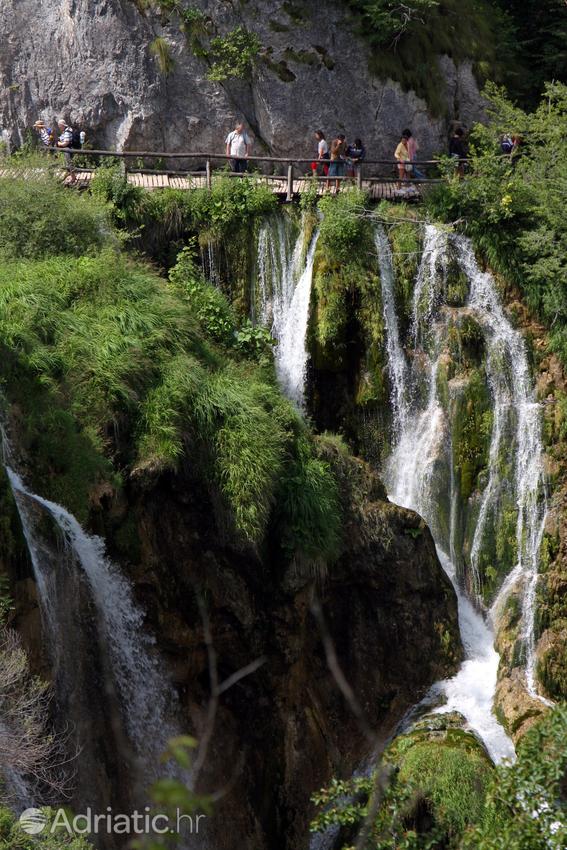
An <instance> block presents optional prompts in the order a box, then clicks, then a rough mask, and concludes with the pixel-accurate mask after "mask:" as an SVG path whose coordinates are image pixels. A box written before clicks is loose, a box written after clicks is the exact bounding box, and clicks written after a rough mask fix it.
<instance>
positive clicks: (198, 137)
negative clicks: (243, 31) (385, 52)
mask: <svg viewBox="0 0 567 850" xmlns="http://www.w3.org/2000/svg"><path fill="white" fill-rule="evenodd" d="M197 5H199V6H200V7H201V8H202V9H203V10H204V11H205V12H206V13H207V14H208V15H210V16H211V17H212V18H213V20H214V21H215V24H216V26H217V28H218V30H219V31H220V32H227V31H229V30H230V29H233V28H234V27H235V26H238V25H239V24H243V25H245V26H246V27H248V28H249V29H250V30H253V31H255V32H257V33H258V35H259V37H260V39H261V41H262V44H263V45H265V46H266V47H267V49H268V53H267V55H266V56H265V58H264V59H262V60H261V61H260V62H259V63H258V65H257V67H256V69H255V71H254V73H253V78H252V81H251V82H250V83H249V84H248V83H244V82H232V83H231V84H225V85H220V84H217V83H211V82H208V81H207V79H206V73H207V66H206V64H205V63H204V61H203V60H201V59H197V58H196V57H194V56H193V55H192V54H191V52H190V51H189V49H188V47H187V45H186V42H185V38H184V36H183V35H182V34H181V33H180V32H179V30H178V28H177V26H176V25H174V24H172V25H169V26H165V27H163V26H162V22H161V20H160V17H159V16H158V15H157V14H155V13H149V14H147V15H146V16H142V15H141V14H140V12H139V11H138V9H137V8H136V6H135V4H134V2H133V0H2V3H0V132H1V134H2V137H3V138H4V140H5V141H7V142H9V143H10V144H13V145H17V144H19V143H21V141H22V140H23V139H24V137H25V132H26V130H27V129H28V128H30V127H31V125H32V124H33V122H34V121H35V120H36V119H37V118H38V117H42V118H45V119H46V120H49V121H53V120H54V118H55V117H56V116H59V115H61V114H62V115H65V116H68V117H69V118H70V119H71V120H72V121H73V122H76V123H81V125H82V126H83V127H85V128H86V129H87V130H88V131H89V139H90V141H91V143H95V144H96V145H97V146H99V145H100V146H104V147H109V148H114V147H116V146H118V147H120V148H122V147H124V148H126V149H131V150H133V149H138V150H139V149H145V150H149V149H152V150H156V149H162V150H163V149H166V150H171V151H179V150H188V149H190V150H217V151H219V152H222V151H223V140H224V137H225V135H226V132H227V131H228V130H229V129H230V128H231V125H232V124H233V122H234V120H235V118H236V117H237V116H239V115H241V114H242V115H244V116H245V118H246V119H247V120H248V122H249V123H250V125H251V126H252V128H253V130H254V132H255V135H256V137H257V143H256V148H255V152H256V153H263V152H265V151H266V150H267V151H270V152H272V153H273V154H275V155H283V156H287V155H291V156H298V157H299V156H305V155H311V152H312V149H313V142H312V133H313V130H315V129H317V128H322V129H324V130H325V132H326V133H328V134H329V135H330V134H332V133H335V132H337V131H340V130H344V132H345V133H346V134H347V136H348V137H354V136H357V135H360V136H361V137H362V138H363V140H364V141H365V143H366V145H367V148H368V155H369V157H373V158H384V157H387V158H390V157H391V156H392V152H393V150H394V146H395V144H396V142H397V138H398V135H399V132H400V130H401V129H402V128H403V127H404V126H406V125H409V126H410V127H411V128H412V129H413V131H414V134H415V135H416V136H417V137H418V139H419V140H420V142H421V147H422V153H423V154H424V155H430V154H431V153H433V152H434V151H436V150H439V149H444V148H445V146H446V138H447V128H448V125H449V121H450V120H451V119H452V118H455V117H458V118H459V119H460V120H462V121H463V122H464V123H465V124H470V123H471V122H472V121H474V120H476V119H478V118H479V117H480V116H481V114H482V105H481V99H480V96H479V92H478V88H477V85H476V82H475V79H474V77H473V74H472V70H471V67H470V65H467V64H464V65H461V66H460V67H458V68H457V67H455V65H454V63H453V62H452V61H451V60H450V59H449V58H448V57H440V59H439V61H440V62H441V66H442V69H443V77H444V79H445V81H446V93H445V95H446V102H447V111H446V115H445V116H444V117H443V118H433V117H432V116H430V115H429V114H428V110H427V105H426V103H425V102H424V101H423V100H421V99H420V98H418V97H417V96H416V95H415V94H414V93H413V92H404V91H402V89H401V87H400V85H399V84H398V83H396V82H393V81H391V80H379V79H377V78H375V77H373V76H371V75H370V73H369V71H368V59H369V53H368V47H367V45H366V44H364V43H363V42H362V41H361V40H360V39H359V38H357V37H356V36H355V35H353V33H352V30H351V28H350V24H349V21H348V17H346V16H345V13H344V12H343V11H342V9H341V8H340V7H336V8H335V7H333V6H332V5H329V4H327V5H323V6H320V5H318V4H315V2H314V0H304V2H303V4H302V6H301V7H299V10H300V14H301V18H300V19H298V17H297V15H295V14H294V20H292V18H291V17H290V15H289V14H288V12H286V11H285V10H284V6H283V5H282V4H279V3H274V2H270V0H249V2H247V3H240V4H238V3H236V2H235V3H227V2H224V0H210V2H207V0H206V2H202V0H197ZM286 8H287V9H289V8H290V5H289V4H287V5H286ZM157 35H163V36H165V37H166V38H167V39H168V40H169V41H170V42H171V44H172V49H173V55H174V58H175V69H174V71H173V73H172V74H170V75H169V76H167V77H164V76H163V75H162V74H161V73H160V71H159V68H158V66H157V63H156V60H155V59H154V58H153V57H152V56H151V55H150V52H149V49H148V47H149V44H150V43H151V41H152V40H153V39H154V38H155V37H156V36H157ZM265 59H267V60H268V62H266V61H265ZM282 62H284V63H285V65H284V66H282V65H280V63H282ZM276 65H279V67H280V68H285V73H284V74H283V76H285V77H286V78H287V79H286V80H284V79H282V78H281V77H282V74H281V73H279V74H278V72H277V71H275V70H274V66H276Z"/></svg>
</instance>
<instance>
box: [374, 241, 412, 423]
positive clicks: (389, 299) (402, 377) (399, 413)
mask: <svg viewBox="0 0 567 850" xmlns="http://www.w3.org/2000/svg"><path fill="white" fill-rule="evenodd" d="M374 243H375V245H376V253H377V254H378V265H379V268H380V286H381V291H382V305H383V314H384V325H385V327H386V349H387V352H388V374H389V377H390V384H391V387H392V393H391V402H392V412H393V429H394V431H400V430H401V429H402V428H403V427H404V425H405V421H406V417H407V412H408V399H407V397H406V393H407V388H408V381H407V375H406V372H407V365H406V358H405V355H404V350H403V348H402V344H401V342H400V331H399V327H398V317H397V311H396V296H395V277H394V265H393V261H392V249H391V248H390V243H389V242H388V237H387V236H386V233H385V232H384V228H383V227H382V226H378V227H377V228H376V232H375V234H374Z"/></svg>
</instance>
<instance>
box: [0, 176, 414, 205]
mask: <svg viewBox="0 0 567 850" xmlns="http://www.w3.org/2000/svg"><path fill="white" fill-rule="evenodd" d="M44 173H45V172H44V171H43V169H41V168H24V169H18V168H0V178H2V177H11V178H20V179H24V180H36V179H38V177H40V176H41V175H42V174H44ZM56 173H57V175H58V176H59V177H60V178H61V179H62V180H63V181H64V183H66V184H67V185H73V186H75V187H77V188H79V189H86V188H87V187H88V186H89V185H90V183H91V180H92V179H93V178H94V176H95V174H96V171H95V170H93V171H87V170H78V171H77V172H76V179H75V181H74V182H73V183H71V181H70V179H69V177H67V176H66V172H64V171H60V172H56ZM219 176H221V175H219ZM216 177H217V175H215V176H213V178H212V179H213V180H215V179H216ZM232 179H235V180H236V179H242V180H251V181H253V182H254V183H255V184H256V185H262V184H263V185H268V186H270V187H271V189H272V192H273V193H274V194H275V195H283V196H284V197H285V196H286V195H287V179H286V178H285V177H279V176H272V175H262V174H249V175H247V176H245V177H242V178H238V177H233V178H232ZM127 180H128V183H130V184H131V185H132V186H138V187H140V188H141V189H147V190H149V191H153V190H155V189H168V188H171V189H185V190H191V189H205V188H206V187H207V176H206V174H205V172H203V173H201V172H199V173H193V174H175V173H172V172H163V173H147V172H143V171H139V172H138V171H133V172H128V173H127ZM342 182H343V183H344V184H345V186H352V185H354V180H353V181H352V182H351V181H350V180H344V181H342ZM362 188H363V189H364V190H365V191H367V192H368V194H369V196H370V198H371V199H372V200H376V201H379V200H384V199H386V200H409V201H415V200H419V199H420V198H421V192H420V187H419V184H414V183H412V181H410V180H408V181H407V182H406V183H405V184H402V183H400V182H399V181H398V180H395V179H390V180H387V179H376V178H375V179H373V180H363V181H362ZM312 191H313V182H312V180H311V179H310V178H300V179H298V180H294V181H293V195H294V197H299V196H301V195H302V194H305V193H307V192H312ZM335 192H336V189H335V187H334V186H333V185H332V183H331V182H330V181H329V182H327V181H318V183H317V195H324V194H334V193H335Z"/></svg>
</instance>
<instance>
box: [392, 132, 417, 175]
mask: <svg viewBox="0 0 567 850" xmlns="http://www.w3.org/2000/svg"><path fill="white" fill-rule="evenodd" d="M394 158H395V160H396V162H397V163H398V176H399V178H400V180H407V179H408V178H409V176H410V174H411V171H412V168H413V166H412V164H411V161H410V154H409V148H408V137H407V135H404V133H402V137H401V139H400V141H399V142H398V147H397V148H396V150H395V151H394Z"/></svg>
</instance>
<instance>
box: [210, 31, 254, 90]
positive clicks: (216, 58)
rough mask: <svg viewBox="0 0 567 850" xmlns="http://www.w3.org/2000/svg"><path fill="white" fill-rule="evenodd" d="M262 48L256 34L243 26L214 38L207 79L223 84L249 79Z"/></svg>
mask: <svg viewBox="0 0 567 850" xmlns="http://www.w3.org/2000/svg"><path fill="white" fill-rule="evenodd" d="M261 47H262V42H261V41H260V39H259V38H258V36H257V35H256V33H253V32H250V31H249V30H247V29H245V27H242V26H240V27H236V29H234V30H232V31H231V32H229V33H227V35H225V36H216V37H215V38H212V39H211V48H210V53H209V61H210V70H209V72H208V74H207V79H209V80H213V81H214V82H217V83H221V82H224V81H225V80H229V79H231V78H233V77H240V78H244V79H245V78H247V77H249V76H250V72H251V70H252V66H253V65H254V62H255V61H256V59H257V57H258V53H259V52H260V49H261Z"/></svg>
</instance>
